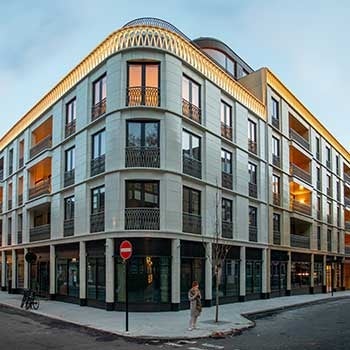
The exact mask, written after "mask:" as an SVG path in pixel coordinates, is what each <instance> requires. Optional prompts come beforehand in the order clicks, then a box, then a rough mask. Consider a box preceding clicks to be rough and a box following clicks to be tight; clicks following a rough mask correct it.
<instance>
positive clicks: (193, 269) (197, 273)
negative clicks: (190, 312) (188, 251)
mask: <svg viewBox="0 0 350 350" xmlns="http://www.w3.org/2000/svg"><path fill="white" fill-rule="evenodd" d="M204 263H205V261H204V260H203V259H201V258H193V259H188V258H183V259H181V301H188V291H189V290H190V288H191V287H192V282H193V281H198V283H199V288H200V291H201V294H202V300H204V298H205V296H204V289H205V285H204V275H205V271H204Z"/></svg>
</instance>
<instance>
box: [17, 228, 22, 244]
mask: <svg viewBox="0 0 350 350" xmlns="http://www.w3.org/2000/svg"><path fill="white" fill-rule="evenodd" d="M22 242H23V236H22V230H18V231H17V244H22Z"/></svg>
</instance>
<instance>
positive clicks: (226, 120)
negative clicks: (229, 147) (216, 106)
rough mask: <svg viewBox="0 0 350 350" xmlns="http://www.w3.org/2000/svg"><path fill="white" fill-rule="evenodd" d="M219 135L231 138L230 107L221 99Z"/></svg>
mask: <svg viewBox="0 0 350 350" xmlns="http://www.w3.org/2000/svg"><path fill="white" fill-rule="evenodd" d="M221 136H223V137H225V138H227V139H229V140H232V108H231V106H229V105H228V104H227V103H225V102H224V101H221Z"/></svg>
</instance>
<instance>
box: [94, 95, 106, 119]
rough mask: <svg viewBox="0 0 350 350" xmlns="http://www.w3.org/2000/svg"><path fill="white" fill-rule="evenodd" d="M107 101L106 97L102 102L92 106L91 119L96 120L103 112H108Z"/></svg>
mask: <svg viewBox="0 0 350 350" xmlns="http://www.w3.org/2000/svg"><path fill="white" fill-rule="evenodd" d="M106 102H107V100H106V99H105V98H104V99H103V100H101V101H100V102H98V103H96V104H95V105H94V106H92V108H91V119H92V120H95V119H97V118H98V117H100V116H101V115H102V114H105V113H106V105H107V104H106Z"/></svg>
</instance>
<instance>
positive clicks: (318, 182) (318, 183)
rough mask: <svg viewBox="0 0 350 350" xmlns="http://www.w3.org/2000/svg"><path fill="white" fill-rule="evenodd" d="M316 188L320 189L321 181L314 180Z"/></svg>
mask: <svg viewBox="0 0 350 350" xmlns="http://www.w3.org/2000/svg"><path fill="white" fill-rule="evenodd" d="M316 188H317V189H318V190H319V191H321V181H316Z"/></svg>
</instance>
